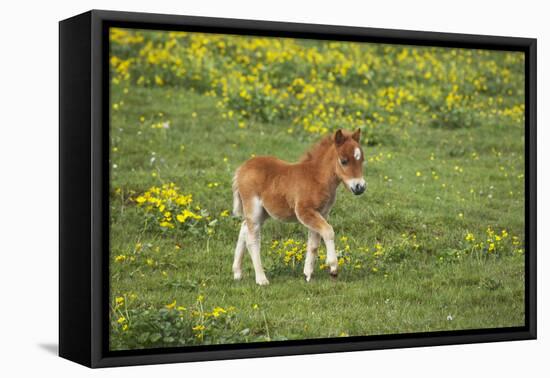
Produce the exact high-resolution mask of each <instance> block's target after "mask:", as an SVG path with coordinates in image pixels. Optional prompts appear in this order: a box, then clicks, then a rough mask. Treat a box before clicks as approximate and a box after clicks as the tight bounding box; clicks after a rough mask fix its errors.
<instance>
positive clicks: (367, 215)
mask: <svg viewBox="0 0 550 378" xmlns="http://www.w3.org/2000/svg"><path fill="white" fill-rule="evenodd" d="M123 88H128V93H124V92H123ZM112 98H113V102H116V103H119V102H120V101H123V103H122V105H121V106H120V108H119V109H118V110H116V111H115V110H113V112H112V127H111V138H112V142H111V143H112V147H113V148H114V149H113V152H112V153H111V163H112V164H113V169H112V176H111V188H112V191H111V239H110V240H111V264H110V272H111V281H110V284H111V293H112V304H113V311H112V319H113V321H112V324H113V325H112V331H111V348H112V349H131V348H143V347H156V346H166V345H168V346H170V345H182V344H184V343H185V344H191V343H202V342H204V343H226V342H246V341H265V340H280V339H304V338H320V337H337V336H341V335H379V334H396V333H407V332H426V331H440V330H457V329H479V328H495V327H510V326H521V325H523V324H524V307H523V305H524V255H523V254H522V253H521V252H519V253H518V252H517V248H515V247H512V244H511V243H508V244H506V246H505V247H503V248H502V250H501V251H498V253H487V252H486V251H485V252H483V251H481V252H480V251H478V252H471V248H470V247H469V244H468V242H467V241H466V240H465V235H466V234H467V233H468V232H471V233H473V234H474V235H475V237H476V241H478V240H480V241H483V239H484V238H485V237H486V236H485V232H486V229H487V227H488V226H490V227H492V228H493V229H494V230H496V231H497V232H500V230H501V229H506V230H507V232H508V233H509V235H510V237H509V238H511V236H517V237H518V238H519V240H520V241H521V243H523V239H524V218H523V212H524V201H523V195H524V193H523V176H522V175H523V165H524V160H523V145H524V144H523V143H524V140H523V131H522V128H521V127H510V126H506V125H498V124H497V125H495V124H487V125H485V124H480V125H477V127H467V128H466V127H465V128H453V129H449V128H437V127H433V126H431V125H430V124H429V122H428V120H427V118H425V117H423V116H422V115H418V117H416V118H415V117H413V120H414V119H416V120H417V122H410V123H408V124H403V125H399V126H398V127H393V128H391V129H390V131H388V132H387V133H386V134H382V133H379V134H377V143H375V144H374V145H369V146H365V147H364V150H365V155H366V157H367V158H373V159H371V160H373V161H371V162H368V163H367V164H366V167H365V172H364V173H365V179H366V181H367V182H368V190H367V192H366V193H365V194H364V195H362V196H359V197H355V196H352V195H351V194H350V193H348V192H347V191H345V190H344V189H343V188H342V187H340V188H339V190H338V194H337V201H336V204H335V206H334V208H333V210H332V213H331V215H330V218H329V221H330V223H331V224H332V225H333V227H334V230H335V233H336V238H337V249H338V250H339V251H343V250H344V248H345V245H346V244H347V245H349V246H350V251H349V252H345V253H349V254H350V255H351V256H359V255H360V254H361V253H365V254H366V255H369V256H368V258H367V257H365V260H364V266H362V267H361V268H357V269H356V268H354V267H353V266H351V265H349V266H348V265H346V264H344V267H343V268H342V272H341V274H340V275H339V277H338V279H337V280H331V279H330V278H329V275H328V273H327V272H326V271H321V270H320V268H319V264H320V263H321V261H320V262H319V264H317V266H316V271H315V273H314V279H313V280H312V281H311V282H309V283H306V282H305V281H304V278H303V274H302V265H301V263H300V262H298V263H297V264H296V266H294V267H293V266H292V265H289V266H287V265H285V264H284V262H283V261H282V259H280V258H279V257H278V256H277V255H275V254H273V253H271V254H270V253H269V251H272V249H271V243H272V241H273V240H279V241H283V240H286V239H289V238H293V239H295V240H301V241H305V240H306V237H307V236H306V230H305V228H304V227H303V226H301V225H298V224H283V223H278V222H276V221H273V220H270V221H268V222H267V223H266V225H265V226H264V228H263V230H262V238H263V239H262V258H263V262H264V267H265V268H266V272H267V276H268V279H269V280H270V282H271V283H270V285H269V286H267V287H258V286H257V285H256V284H255V283H254V276H253V270H252V266H251V262H250V259H249V257H248V255H247V256H246V257H245V261H244V266H243V268H244V278H243V280H242V281H240V282H235V281H233V279H232V272H231V264H232V258H233V249H234V245H235V242H236V239H237V233H238V228H239V220H238V219H234V218H231V217H221V216H220V213H221V212H223V211H224V210H229V209H231V198H232V196H231V179H232V175H233V172H234V170H235V168H236V167H238V166H239V165H240V164H241V163H242V162H244V161H245V160H246V159H248V158H249V157H250V156H251V155H252V154H256V155H274V156H278V157H280V158H283V159H286V160H289V161H292V160H296V159H297V158H298V157H299V156H300V155H301V154H302V153H303V152H304V151H305V150H306V149H307V148H308V147H309V146H310V145H311V144H312V143H314V142H315V141H316V140H317V139H318V137H317V136H315V135H308V134H303V133H293V134H289V133H288V132H287V128H288V124H286V123H285V122H283V121H273V122H261V121H249V122H247V127H246V128H244V129H241V128H239V127H237V125H236V122H235V121H232V120H229V119H227V118H223V117H222V116H221V114H220V112H219V111H218V110H217V108H216V105H217V100H216V98H213V97H209V96H205V95H202V94H200V93H197V92H195V91H192V90H189V89H185V88H184V87H168V86H166V87H149V88H144V87H140V86H135V85H119V86H116V85H115V86H113V87H112ZM159 112H162V113H163V115H162V117H161V116H159V115H158V113H159ZM193 113H196V117H193ZM142 116H144V117H145V118H146V119H145V121H144V122H140V117H142ZM160 119H163V120H170V127H169V128H168V129H152V128H151V127H150V125H151V123H152V122H153V121H154V120H160ZM365 136H366V137H367V138H368V137H369V132H368V131H367V132H366V135H365ZM376 157H378V160H379V161H377V160H376V159H375V158H376ZM432 157H433V158H432ZM224 158H226V160H225V161H224ZM115 167H116V168H115ZM168 182H174V183H176V185H177V186H178V187H179V188H180V190H181V192H182V193H192V194H193V204H200V205H201V207H202V208H205V209H207V210H208V211H209V213H210V214H211V217H212V218H215V219H217V220H218V223H217V224H216V225H215V227H213V233H212V234H211V235H208V234H207V233H206V232H203V230H202V229H199V230H198V232H197V233H194V234H192V233H189V232H185V231H182V230H179V229H176V230H167V231H162V230H161V229H160V228H158V227H154V225H153V226H152V225H151V224H148V225H147V227H146V226H145V219H146V217H145V212H144V210H143V209H142V208H139V207H137V206H136V204H135V202H134V199H135V197H136V196H137V195H139V194H141V193H143V192H145V191H147V190H148V189H149V188H150V187H151V186H154V185H157V186H158V185H161V184H162V183H168ZM209 183H217V184H218V185H217V186H213V187H211V188H209V187H208V184H209ZM403 235H406V236H403ZM412 235H414V236H415V238H416V239H415V241H411V237H412ZM342 236H345V237H347V238H348V240H347V241H345V242H344V241H342V240H340V238H341V237H342ZM404 238H406V239H407V240H409V241H408V242H406V243H405V242H403V240H404ZM138 243H140V245H141V247H138V248H136V244H138ZM376 243H380V244H381V245H382V246H384V249H385V251H387V252H386V255H385V256H382V257H380V258H378V259H374V258H373V257H372V256H371V255H372V253H371V252H372V250H373V246H374V245H375V244H376ZM403 243H404V244H403ZM415 244H416V246H415ZM176 245H178V246H180V247H181V248H180V249H177V248H176V247H175V246H176ZM360 248H363V249H367V250H368V251H370V252H359V249H360ZM321 253H323V252H322V251H321ZM120 255H124V256H126V257H128V259H126V260H125V261H122V262H120V261H115V258H116V256H120ZM130 257H132V258H133V261H130V259H129V258H130ZM354 258H355V257H354ZM147 259H150V260H149V263H148V262H147V261H148V260H147ZM372 268H375V269H372ZM198 296H202V298H200V300H197V297H198ZM116 297H123V298H124V304H123V305H118V306H117V305H116V304H115V298H116ZM174 300H175V301H176V302H177V306H180V305H181V306H184V307H185V308H186V310H185V311H183V310H181V312H182V313H183V314H184V315H182V317H181V319H183V320H181V321H182V322H184V323H183V324H181V325H178V323H177V321H178V320H177V316H176V315H174V314H172V312H175V311H177V310H176V309H164V308H165V306H166V305H168V304H171V303H173V302H174ZM231 306H233V307H234V310H232V311H230V313H228V314H227V315H225V314H224V315H223V316H220V317H219V318H218V317H214V318H212V317H210V320H212V323H205V324H207V325H206V329H205V330H204V331H191V330H190V327H192V326H195V325H197V324H202V323H201V322H204V321H205V315H204V313H205V312H210V311H212V309H213V308H214V307H222V308H224V309H227V308H229V307H231ZM162 309H164V310H162ZM193 311H195V315H193V314H192V312H193ZM159 314H160V315H159ZM120 316H123V317H124V318H125V320H121V321H120V323H119V322H117V319H118V318H119V317H120ZM207 317H208V316H207ZM184 318H185V319H184ZM222 318H223V321H222V320H221V319H222ZM123 324H127V325H128V328H127V329H126V330H122V329H121V325H123ZM201 332H203V334H202V336H200V335H199V334H200V333H201ZM143 335H145V336H143ZM197 335H199V336H197Z"/></svg>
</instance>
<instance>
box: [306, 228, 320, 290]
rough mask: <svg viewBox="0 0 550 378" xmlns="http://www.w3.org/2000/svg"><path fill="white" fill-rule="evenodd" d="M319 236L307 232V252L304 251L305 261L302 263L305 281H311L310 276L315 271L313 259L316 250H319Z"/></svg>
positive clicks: (313, 232) (315, 233) (312, 232)
mask: <svg viewBox="0 0 550 378" xmlns="http://www.w3.org/2000/svg"><path fill="white" fill-rule="evenodd" d="M320 240H321V236H320V235H319V234H318V233H317V232H315V231H311V230H309V232H308V238H307V251H306V261H305V262H304V275H305V276H306V281H307V282H309V281H310V280H311V275H312V274H313V270H314V269H315V257H316V256H317V248H319V242H320Z"/></svg>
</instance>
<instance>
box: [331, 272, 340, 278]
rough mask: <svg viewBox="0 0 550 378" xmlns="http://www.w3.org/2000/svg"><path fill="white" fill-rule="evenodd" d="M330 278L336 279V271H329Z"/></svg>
mask: <svg viewBox="0 0 550 378" xmlns="http://www.w3.org/2000/svg"><path fill="white" fill-rule="evenodd" d="M329 274H330V278H332V279H333V280H336V279H337V278H338V272H330V273H329Z"/></svg>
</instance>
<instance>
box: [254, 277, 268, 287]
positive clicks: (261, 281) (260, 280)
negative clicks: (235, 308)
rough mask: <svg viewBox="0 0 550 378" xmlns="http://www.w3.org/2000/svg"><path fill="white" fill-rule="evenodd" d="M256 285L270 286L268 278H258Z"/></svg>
mask: <svg viewBox="0 0 550 378" xmlns="http://www.w3.org/2000/svg"><path fill="white" fill-rule="evenodd" d="M256 283H257V284H258V285H260V286H267V285H269V281H268V280H267V278H266V277H262V278H256Z"/></svg>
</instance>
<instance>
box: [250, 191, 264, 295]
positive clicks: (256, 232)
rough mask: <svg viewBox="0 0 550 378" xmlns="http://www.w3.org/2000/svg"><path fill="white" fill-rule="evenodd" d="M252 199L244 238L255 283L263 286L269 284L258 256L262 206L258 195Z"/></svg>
mask: <svg viewBox="0 0 550 378" xmlns="http://www.w3.org/2000/svg"><path fill="white" fill-rule="evenodd" d="M253 201H254V203H253V204H254V207H253V210H252V214H251V215H252V216H251V218H252V219H251V221H252V224H250V225H248V224H247V226H248V227H247V230H248V237H247V238H246V243H247V247H248V252H250V257H251V258H252V264H253V265H254V272H255V274H256V283H257V284H258V285H261V286H263V285H268V284H269V281H268V280H267V277H266V276H265V272H264V269H263V268H262V260H261V258H260V243H261V237H260V227H261V224H262V222H263V206H262V201H261V200H260V199H259V198H258V197H255V198H254V199H253Z"/></svg>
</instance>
